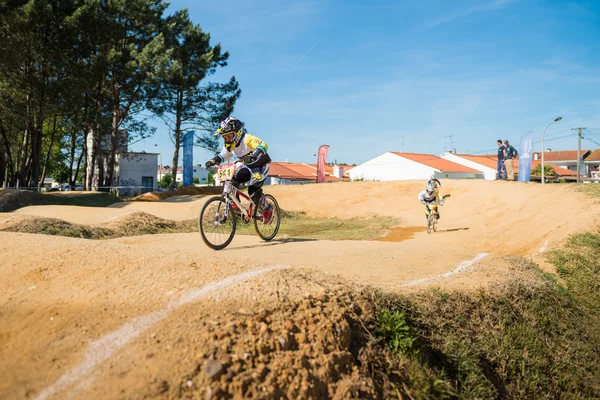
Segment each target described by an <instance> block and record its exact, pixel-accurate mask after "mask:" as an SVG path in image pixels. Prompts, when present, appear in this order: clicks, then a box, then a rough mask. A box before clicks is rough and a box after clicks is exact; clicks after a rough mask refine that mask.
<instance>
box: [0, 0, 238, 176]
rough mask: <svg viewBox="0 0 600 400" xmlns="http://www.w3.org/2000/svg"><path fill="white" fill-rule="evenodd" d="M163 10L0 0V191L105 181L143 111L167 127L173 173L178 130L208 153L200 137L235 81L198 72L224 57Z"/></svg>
mask: <svg viewBox="0 0 600 400" xmlns="http://www.w3.org/2000/svg"><path fill="white" fill-rule="evenodd" d="M168 7H169V3H167V2H164V1H162V0H111V1H92V0H81V1H75V0H63V1H60V2H48V1H8V2H7V1H2V2H0V15H1V16H2V18H1V23H0V37H2V38H3V40H1V41H0V54H2V56H1V57H0V138H1V140H0V186H2V185H3V183H4V181H5V180H6V181H7V183H8V184H9V186H11V187H16V185H17V183H18V186H20V187H40V186H41V185H42V183H43V181H44V178H45V177H49V176H52V177H53V178H55V179H56V180H57V181H59V182H63V181H64V182H69V183H70V184H71V185H73V184H74V183H75V182H76V181H80V180H81V181H82V182H84V186H86V187H88V188H89V186H90V185H91V184H92V183H93V182H94V181H95V179H94V178H97V179H98V184H99V186H112V185H114V182H115V180H114V178H115V177H116V170H115V165H116V163H117V159H116V153H117V152H118V151H121V150H119V149H120V148H121V147H122V146H123V145H124V144H126V143H127V142H133V141H134V140H139V139H143V138H145V137H148V136H150V135H152V134H153V133H154V131H155V130H156V128H154V127H152V126H150V125H149V124H148V123H147V122H146V121H147V120H148V116H147V115H144V114H143V113H147V112H151V113H152V114H153V115H152V116H153V117H158V118H162V119H163V120H164V123H165V124H166V125H167V126H168V128H169V135H170V136H171V137H172V139H173V142H174V144H175V151H174V153H173V159H172V160H173V163H172V167H173V170H176V169H177V163H178V159H179V149H180V147H181V146H180V145H181V140H182V136H183V134H184V133H185V132H186V131H187V130H188V129H194V130H195V131H196V135H198V138H197V139H198V141H197V144H198V145H199V146H201V147H204V148H207V149H210V150H211V151H213V150H215V149H216V147H217V144H218V141H217V138H215V137H213V136H212V135H210V133H212V132H213V131H214V130H215V128H216V126H217V125H218V122H219V121H220V120H221V119H222V118H224V117H225V116H228V115H230V114H231V113H232V112H233V110H234V106H235V103H236V101H237V99H238V98H239V96H240V94H241V90H240V88H239V84H238V82H237V80H236V79H235V77H231V78H230V79H228V80H225V81H224V82H223V83H215V82H210V81H208V78H209V77H210V76H211V75H213V74H215V73H216V72H217V70H218V69H221V68H223V67H225V66H226V65H227V60H228V58H229V53H228V52H227V51H225V50H224V49H222V48H221V45H220V44H219V43H218V40H216V41H215V40H214V39H215V38H211V36H210V34H209V33H208V32H206V31H203V30H202V28H201V27H200V25H199V24H198V23H197V22H194V21H192V20H191V18H190V16H189V13H188V11H187V9H180V10H178V9H169V10H168V11H167V8H168ZM211 39H212V40H213V41H214V42H215V43H216V44H214V45H211V43H210V41H211ZM124 132H126V135H125V136H124ZM86 143H92V145H89V146H88V145H86ZM103 149H110V151H108V154H107V152H106V151H101V150H103ZM88 163H91V165H90V166H89V167H91V168H88V165H87V164H88ZM99 165H100V166H101V165H106V167H104V168H100V172H99V174H98V176H95V177H92V174H91V173H89V174H86V172H85V171H86V170H90V171H91V170H93V169H94V166H99ZM83 175H88V176H85V178H84V177H83ZM171 184H172V185H173V186H175V184H174V182H171Z"/></svg>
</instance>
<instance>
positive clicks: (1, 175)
mask: <svg viewBox="0 0 600 400" xmlns="http://www.w3.org/2000/svg"><path fill="white" fill-rule="evenodd" d="M5 178H6V154H5V151H4V144H3V143H2V141H0V188H1V187H4V181H5Z"/></svg>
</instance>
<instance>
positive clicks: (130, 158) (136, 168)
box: [115, 152, 158, 197]
mask: <svg viewBox="0 0 600 400" xmlns="http://www.w3.org/2000/svg"><path fill="white" fill-rule="evenodd" d="M157 167H158V154H157V153H132V152H127V153H118V154H117V164H116V165H115V175H116V176H117V181H116V185H115V186H117V188H118V191H119V196H125V197H133V196H137V195H139V194H142V193H146V192H151V191H153V190H156V188H157V182H156V169H157Z"/></svg>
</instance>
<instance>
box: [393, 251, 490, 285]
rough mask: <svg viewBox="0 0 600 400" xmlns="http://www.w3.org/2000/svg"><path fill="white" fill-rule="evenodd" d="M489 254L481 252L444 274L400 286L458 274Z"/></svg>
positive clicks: (418, 283)
mask: <svg viewBox="0 0 600 400" xmlns="http://www.w3.org/2000/svg"><path fill="white" fill-rule="evenodd" d="M488 255H489V253H479V254H477V255H476V256H475V257H474V258H472V259H471V260H466V261H463V262H461V263H460V264H458V266H457V267H456V268H454V269H453V270H452V271H450V272H446V273H444V274H439V275H435V276H432V277H429V278H422V279H417V280H415V281H411V282H408V283H404V284H402V285H400V286H416V285H420V284H422V283H425V282H429V281H433V280H436V279H440V278H447V277H449V276H452V275H455V274H458V273H461V272H463V271H465V270H467V269H468V268H469V267H471V266H472V265H473V264H475V263H476V262H478V261H480V260H482V259H483V258H485V257H487V256H488Z"/></svg>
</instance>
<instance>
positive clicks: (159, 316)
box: [37, 265, 289, 400]
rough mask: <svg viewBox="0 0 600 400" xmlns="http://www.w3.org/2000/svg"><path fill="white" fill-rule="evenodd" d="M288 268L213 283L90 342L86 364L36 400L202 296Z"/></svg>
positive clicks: (79, 377)
mask: <svg viewBox="0 0 600 400" xmlns="http://www.w3.org/2000/svg"><path fill="white" fill-rule="evenodd" d="M286 268H289V267H286V266H280V265H277V266H274V267H270V268H264V269H260V270H256V271H250V272H245V273H243V274H239V275H234V276H230V277H228V278H225V279H223V280H222V281H219V282H215V283H211V284H209V285H206V286H204V287H202V288H200V289H196V290H192V291H189V292H187V293H185V294H183V295H182V296H181V297H180V298H178V299H176V300H172V301H171V302H169V304H168V305H167V307H166V308H165V309H164V310H160V311H154V312H151V313H149V314H146V315H142V316H140V317H136V318H134V319H132V320H131V321H130V322H128V323H126V324H125V325H123V326H121V327H120V328H119V329H117V330H116V331H113V332H110V333H107V334H106V335H104V336H102V337H100V338H99V339H97V340H94V341H93V342H91V343H90V344H89V346H88V348H87V350H86V351H85V354H84V355H83V361H82V362H81V363H80V364H79V365H77V366H76V367H75V368H73V369H72V370H71V371H70V372H68V373H66V374H64V375H63V376H61V377H60V378H59V379H58V380H57V381H56V382H55V383H54V384H53V385H52V386H49V387H48V388H46V389H44V390H43V391H42V392H41V393H40V395H39V396H38V397H37V399H38V400H43V399H48V398H50V397H51V396H53V395H55V394H56V393H58V392H59V391H61V390H63V389H65V388H66V387H67V386H69V385H71V384H74V383H75V382H77V381H78V380H80V379H82V378H84V377H86V376H87V375H89V374H90V373H91V372H92V371H93V369H94V368H95V367H96V366H98V365H99V364H100V363H102V362H104V361H106V360H107V359H108V358H110V357H111V356H112V355H113V354H114V353H115V352H116V351H117V350H119V349H120V348H122V347H123V346H125V345H126V344H127V343H129V342H130V341H132V340H133V339H135V338H136V337H138V336H139V335H140V334H142V333H143V332H144V331H146V330H147V329H148V328H150V327H151V326H152V325H154V324H156V323H158V322H160V321H161V320H163V319H165V318H166V317H167V316H168V315H169V313H171V312H172V311H175V310H176V309H178V308H179V307H181V306H183V305H185V304H188V303H191V302H193V301H195V300H198V299H199V298H201V297H206V296H207V295H210V294H211V293H212V292H215V291H218V290H219V289H222V288H225V287H227V286H231V285H233V284H236V283H238V282H242V281H245V280H248V279H251V278H254V277H256V276H259V275H262V274H265V273H267V272H271V271H275V270H280V269H286Z"/></svg>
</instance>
